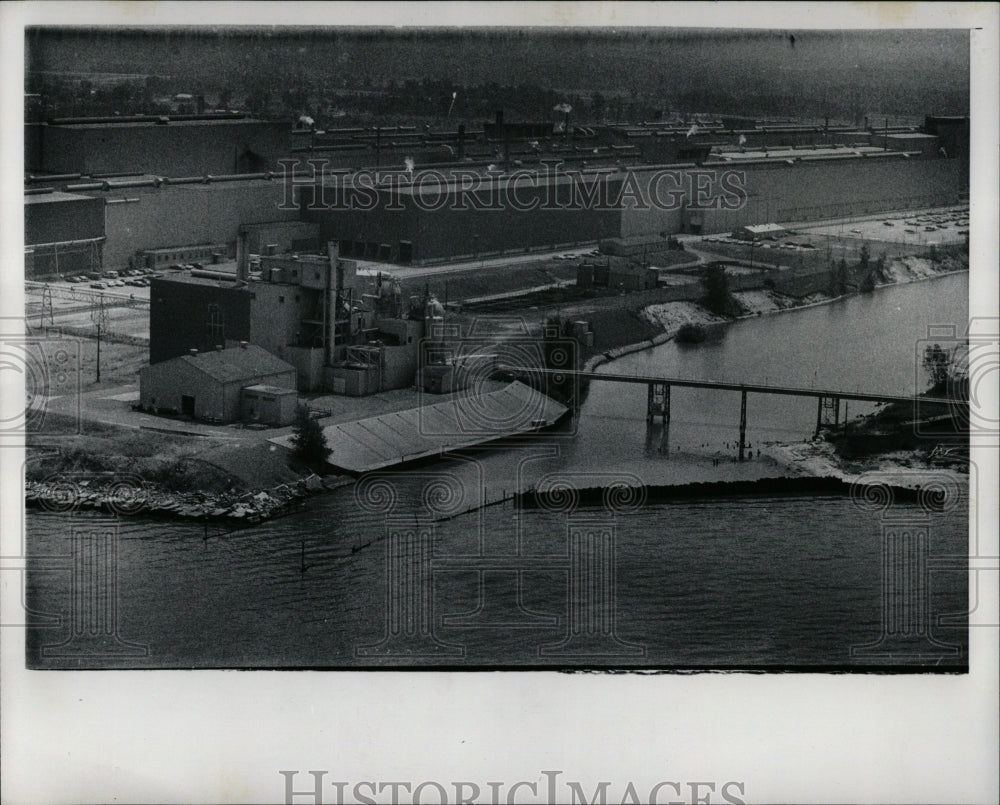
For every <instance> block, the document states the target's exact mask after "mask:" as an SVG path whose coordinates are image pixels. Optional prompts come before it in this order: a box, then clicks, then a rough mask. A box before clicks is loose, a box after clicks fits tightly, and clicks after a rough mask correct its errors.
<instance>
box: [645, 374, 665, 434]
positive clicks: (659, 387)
mask: <svg viewBox="0 0 1000 805" xmlns="http://www.w3.org/2000/svg"><path fill="white" fill-rule="evenodd" d="M648 388H649V390H648V392H647V395H646V421H647V422H652V421H653V420H654V419H656V417H660V422H662V423H663V426H664V428H665V429H667V430H669V429H670V384H669V383H650V384H649V387H648Z"/></svg>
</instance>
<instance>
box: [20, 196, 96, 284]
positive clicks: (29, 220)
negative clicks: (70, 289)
mask: <svg viewBox="0 0 1000 805" xmlns="http://www.w3.org/2000/svg"><path fill="white" fill-rule="evenodd" d="M104 244H105V229H104V201H103V199H99V198H93V197H91V196H85V195H80V194H77V193H64V192H61V191H51V190H47V191H42V192H34V193H28V194H26V195H25V197H24V246H25V272H24V273H25V276H26V277H27V278H29V279H32V278H36V277H59V276H61V275H75V274H89V273H92V272H94V271H100V270H101V264H102V254H103V250H104Z"/></svg>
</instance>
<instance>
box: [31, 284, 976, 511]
mask: <svg viewBox="0 0 1000 805" xmlns="http://www.w3.org/2000/svg"><path fill="white" fill-rule="evenodd" d="M963 272H966V273H967V272H968V267H965V268H961V269H956V270H949V271H940V272H934V273H931V274H928V275H924V276H909V277H902V278H899V279H897V280H896V281H893V282H886V283H880V284H879V285H877V286H876V289H881V288H888V287H891V286H894V285H903V284H909V283H913V282H922V281H926V280H933V279H937V278H940V277H946V276H951V275H953V274H959V273H963ZM744 293H747V292H744ZM749 293H754V294H757V295H764V296H765V297H766V298H769V299H771V300H775V299H776V297H780V295H779V294H775V293H774V292H773V291H770V290H763V291H753V292H749ZM858 293H860V292H857V291H855V292H853V293H850V294H843V295H840V296H836V297H829V296H828V297H826V298H823V299H815V298H812V299H808V298H807V297H803V298H802V300H801V301H802V302H803V303H802V304H792V305H787V304H786V305H784V306H782V305H781V304H779V303H777V302H776V303H775V308H774V309H768V310H757V311H753V310H751V311H749V312H747V313H744V314H742V315H740V316H735V317H726V318H721V317H718V316H715V315H714V314H712V313H710V312H709V311H707V310H706V309H705V308H703V307H701V305H700V304H698V303H693V302H671V303H665V304H666V305H674V306H681V308H679V309H680V310H683V311H686V312H688V313H691V314H692V315H693V316H695V315H698V314H701V315H702V320H701V321H698V323H702V324H706V325H708V326H716V325H720V326H721V325H728V324H731V323H733V322H738V321H742V320H745V319H750V318H757V317H759V316H763V315H773V314H779V313H786V312H790V311H796V310H805V309H808V308H813V307H819V306H821V305H829V304H832V303H834V302H837V301H840V300H842V299H845V298H848V297H850V296H855V295H857V294H858ZM813 296H815V295H813ZM790 298H791V297H781V301H783V302H787V301H788V299H790ZM807 299H808V301H806V300H807ZM797 301H799V300H797ZM649 307H655V306H648V307H647V308H644V309H643V310H642V313H641V314H640V315H643V314H646V311H647V310H648V309H649ZM644 317H645V318H647V320H650V318H653V319H654V320H656V319H655V317H651V316H644ZM688 320H695V321H697V319H688ZM656 321H660V320H656ZM684 323H685V322H683V321H674V322H673V324H672V326H668V325H666V324H665V323H664V322H662V321H660V324H661V326H664V328H665V329H664V331H663V332H661V333H659V334H658V335H656V336H654V337H653V338H650V339H644V340H642V341H638V342H632V343H628V344H623V345H620V346H618V347H614V348H612V349H609V350H606V351H605V352H602V353H598V354H597V355H593V356H591V357H590V358H589V359H588V360H587V361H586V362H585V363H584V366H583V369H584V371H593V370H595V369H596V368H597V367H599V366H602V365H604V364H606V363H610V362H612V361H614V360H617V359H619V358H622V357H624V356H626V355H631V354H635V353H637V352H641V351H643V350H647V349H651V348H653V347H657V346H660V345H662V344H664V343H667V342H668V341H670V340H672V339H673V338H674V337H675V336H676V334H677V331H678V330H679V329H680V327H681V326H682V325H683V324H684ZM762 446H763V448H764V451H763V452H764V455H765V456H766V457H767V458H768V459H770V460H771V461H773V462H774V463H775V464H777V465H779V466H780V467H782V468H784V469H786V470H788V471H790V472H791V473H793V474H792V475H790V476H788V477H799V476H801V475H806V476H809V477H813V478H824V477H827V478H837V479H839V480H841V481H844V482H846V483H853V482H855V481H856V479H857V478H858V477H859V475H860V474H863V473H864V472H868V471H872V470H877V471H884V472H891V471H893V470H896V471H900V470H909V471H914V470H918V471H925V472H929V471H932V470H933V471H940V468H938V467H934V466H932V465H929V464H927V463H926V462H922V461H920V460H919V458H918V457H917V455H916V453H915V452H914V451H898V452H897V453H894V454H884V455H879V456H874V457H872V458H871V459H869V460H868V461H866V462H864V468H863V469H861V470H860V472H859V471H856V470H857V467H852V466H851V464H850V463H849V462H847V461H845V460H843V459H840V458H839V457H837V456H836V454H835V452H834V450H833V447H832V445H830V444H829V443H828V442H825V441H822V440H819V441H817V440H815V439H814V440H811V441H809V442H803V443H786V442H767V443H764V444H763V445H762ZM855 463H856V462H855ZM956 474H957V475H960V476H962V475H963V474H962V473H956ZM354 482H355V479H353V478H345V477H344V476H342V475H331V476H328V477H326V478H320V477H319V476H316V475H315V474H310V475H307V476H306V475H303V476H300V477H299V478H298V479H296V480H292V481H289V482H287V483H282V484H278V485H276V486H273V487H259V488H250V489H247V490H246V491H243V492H240V493H232V492H230V493H220V494H207V493H204V492H197V491H189V492H174V491H170V490H167V489H162V488H157V487H155V486H154V485H152V484H150V485H149V486H148V487H144V488H142V489H133V490H131V497H129V492H127V491H126V492H125V493H124V496H123V492H122V490H111V489H109V490H100V489H82V490H76V491H75V492H71V495H72V497H71V498H70V499H67V496H66V493H67V491H69V490H67V489H66V488H65V486H64V485H59V484H55V485H53V484H46V483H45V482H42V481H27V482H26V484H25V490H24V499H25V503H26V506H28V507H33V508H37V509H41V510H44V511H50V512H60V511H63V512H65V511H69V510H73V509H76V508H88V509H91V510H101V511H105V512H110V513H112V514H119V515H130V516H131V515H147V516H153V517H157V518H164V519H180V520H187V521H189V522H192V521H195V522H210V521H215V522H228V523H231V524H246V525H250V524H256V523H260V522H263V521H265V520H268V519H271V518H274V517H280V516H282V515H284V514H287V513H289V512H290V511H292V510H294V509H295V508H296V507H298V506H300V505H301V504H303V503H304V502H305V501H306V500H308V499H309V498H312V497H314V496H316V495H319V494H322V493H323V492H326V491H332V490H334V489H338V488H341V487H344V486H348V485H350V484H352V483H354Z"/></svg>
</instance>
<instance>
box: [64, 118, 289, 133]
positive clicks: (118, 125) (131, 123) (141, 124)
mask: <svg viewBox="0 0 1000 805" xmlns="http://www.w3.org/2000/svg"><path fill="white" fill-rule="evenodd" d="M168 117H169V116H168ZM249 123H252V124H256V125H261V124H271V125H274V124H275V123H277V124H282V121H273V120H259V119H257V118H250V119H247V118H237V119H233V118H219V119H217V120H215V119H213V120H175V119H173V118H171V119H170V120H169V122H167V123H160V122H159V121H156V120H122V121H120V122H119V121H114V122H111V121H104V122H96V123H82V122H81V123H75V122H74V123H60V122H55V123H46V124H45V125H48V126H50V127H52V128H54V129H134V128H163V129H170V128H175V127H177V126H245V125H247V124H249ZM288 126H289V131H291V124H288Z"/></svg>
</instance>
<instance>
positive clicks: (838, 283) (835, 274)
mask: <svg viewBox="0 0 1000 805" xmlns="http://www.w3.org/2000/svg"><path fill="white" fill-rule="evenodd" d="M848 279H849V275H848V271H847V261H846V260H845V259H844V258H843V257H841V258H840V260H839V262H837V263H836V264H835V265H834V264H831V266H830V294H831V295H832V296H841V295H843V294H845V293H847V281H848Z"/></svg>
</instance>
